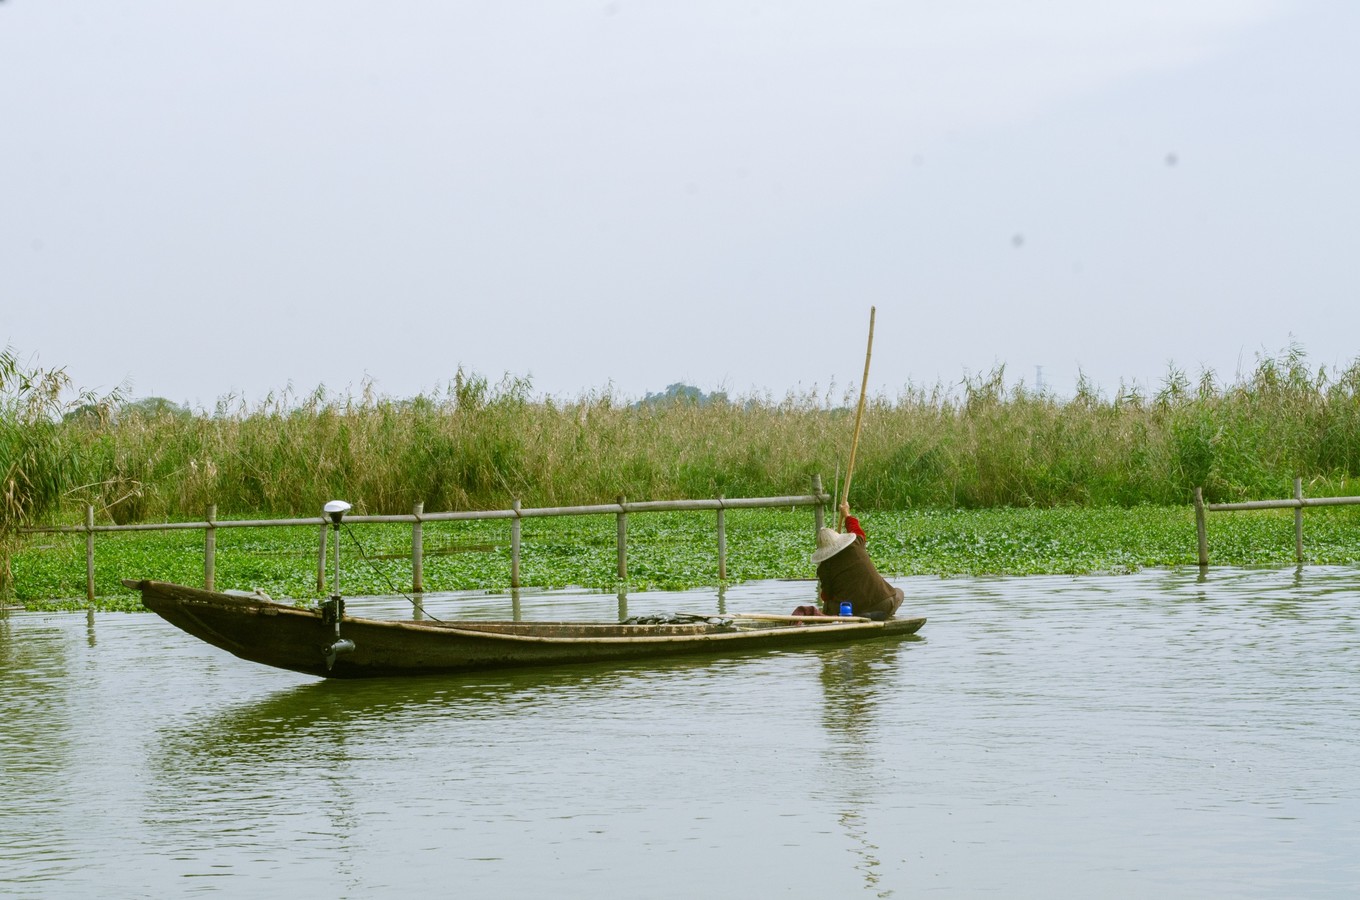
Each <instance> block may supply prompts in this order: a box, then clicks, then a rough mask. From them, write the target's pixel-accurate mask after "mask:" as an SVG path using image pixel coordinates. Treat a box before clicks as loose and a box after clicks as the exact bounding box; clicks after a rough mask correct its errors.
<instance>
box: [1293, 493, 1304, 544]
mask: <svg viewBox="0 0 1360 900" xmlns="http://www.w3.org/2000/svg"><path fill="white" fill-rule="evenodd" d="M1294 499H1295V500H1297V501H1299V505H1298V507H1297V508H1295V510H1294V559H1295V560H1296V561H1297V562H1300V563H1302V562H1303V479H1302V478H1295V479H1294Z"/></svg>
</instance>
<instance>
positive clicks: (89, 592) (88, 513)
mask: <svg viewBox="0 0 1360 900" xmlns="http://www.w3.org/2000/svg"><path fill="white" fill-rule="evenodd" d="M85 599H86V600H87V601H89V602H90V603H93V602H94V507H93V506H91V505H89V504H87V505H86V506H85Z"/></svg>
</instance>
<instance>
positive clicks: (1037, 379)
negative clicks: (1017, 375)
mask: <svg viewBox="0 0 1360 900" xmlns="http://www.w3.org/2000/svg"><path fill="white" fill-rule="evenodd" d="M1043 392H1044V367H1043V366H1035V367H1034V393H1036V394H1042V393H1043Z"/></svg>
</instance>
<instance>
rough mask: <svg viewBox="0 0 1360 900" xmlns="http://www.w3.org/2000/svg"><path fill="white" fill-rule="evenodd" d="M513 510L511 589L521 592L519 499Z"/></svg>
mask: <svg viewBox="0 0 1360 900" xmlns="http://www.w3.org/2000/svg"><path fill="white" fill-rule="evenodd" d="M512 508H513V509H514V510H515V517H514V518H513V519H511V520H510V587H511V588H513V589H514V590H519V587H520V584H519V541H520V522H521V521H522V520H521V519H520V517H519V500H518V499H516V500H515V502H514V503H513V504H512ZM516 599H517V600H518V595H516ZM515 621H516V622H518V621H519V617H518V616H516V618H515Z"/></svg>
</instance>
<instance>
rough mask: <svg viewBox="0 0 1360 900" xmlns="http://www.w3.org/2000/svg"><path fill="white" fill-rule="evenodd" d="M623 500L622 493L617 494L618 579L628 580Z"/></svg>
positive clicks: (626, 521) (625, 517)
mask: <svg viewBox="0 0 1360 900" xmlns="http://www.w3.org/2000/svg"><path fill="white" fill-rule="evenodd" d="M624 502H625V498H624V496H623V494H619V581H627V580H628V512H627V510H625V509H624V508H623V504H624Z"/></svg>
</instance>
